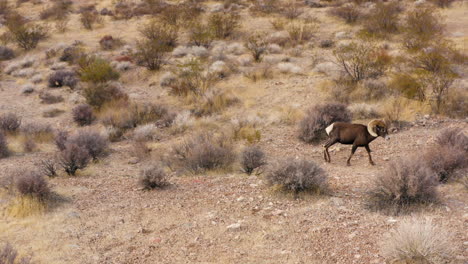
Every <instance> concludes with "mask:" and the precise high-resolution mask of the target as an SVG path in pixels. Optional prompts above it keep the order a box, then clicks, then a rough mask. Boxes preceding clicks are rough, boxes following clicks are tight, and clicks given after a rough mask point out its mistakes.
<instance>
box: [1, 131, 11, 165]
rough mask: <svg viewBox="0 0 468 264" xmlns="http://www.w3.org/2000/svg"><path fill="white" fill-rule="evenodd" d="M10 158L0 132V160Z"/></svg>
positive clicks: (4, 139) (6, 144) (3, 136)
mask: <svg viewBox="0 0 468 264" xmlns="http://www.w3.org/2000/svg"><path fill="white" fill-rule="evenodd" d="M8 156H10V150H9V149H8V143H7V141H6V137H5V135H4V134H3V132H1V131H0V159H3V158H6V157H8Z"/></svg>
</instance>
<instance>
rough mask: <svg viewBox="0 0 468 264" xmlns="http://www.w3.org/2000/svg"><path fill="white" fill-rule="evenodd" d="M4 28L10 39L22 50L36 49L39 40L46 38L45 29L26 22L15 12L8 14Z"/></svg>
mask: <svg viewBox="0 0 468 264" xmlns="http://www.w3.org/2000/svg"><path fill="white" fill-rule="evenodd" d="M6 26H7V28H8V31H9V33H10V34H11V36H12V39H13V40H14V41H15V42H16V44H17V45H18V46H19V47H20V48H22V49H24V50H31V49H34V48H36V47H37V45H38V44H39V42H40V41H41V40H44V39H46V38H47V37H48V32H47V28H46V27H44V26H42V25H39V24H33V23H30V22H26V20H25V19H24V18H23V17H21V15H19V14H18V13H15V12H12V13H9V14H8V16H7V21H6Z"/></svg>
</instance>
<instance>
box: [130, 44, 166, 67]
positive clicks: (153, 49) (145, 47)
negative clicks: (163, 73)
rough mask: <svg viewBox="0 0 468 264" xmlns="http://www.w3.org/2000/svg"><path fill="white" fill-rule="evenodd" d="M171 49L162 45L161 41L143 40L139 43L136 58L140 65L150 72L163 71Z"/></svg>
mask: <svg viewBox="0 0 468 264" xmlns="http://www.w3.org/2000/svg"><path fill="white" fill-rule="evenodd" d="M171 50H172V48H171V47H169V46H167V45H165V44H163V43H161V42H160V41H153V40H143V41H139V42H137V52H136V53H135V57H136V59H137V63H138V65H141V66H144V67H146V68H147V69H148V70H150V71H155V70H159V69H161V67H162V65H163V64H164V63H166V60H167V56H168V52H170V51H171Z"/></svg>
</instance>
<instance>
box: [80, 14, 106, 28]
mask: <svg viewBox="0 0 468 264" xmlns="http://www.w3.org/2000/svg"><path fill="white" fill-rule="evenodd" d="M80 22H81V24H82V25H83V27H84V28H85V29H87V30H92V29H93V28H94V24H97V23H102V18H101V17H100V16H99V14H98V12H97V11H96V10H91V11H84V12H82V13H81V14H80Z"/></svg>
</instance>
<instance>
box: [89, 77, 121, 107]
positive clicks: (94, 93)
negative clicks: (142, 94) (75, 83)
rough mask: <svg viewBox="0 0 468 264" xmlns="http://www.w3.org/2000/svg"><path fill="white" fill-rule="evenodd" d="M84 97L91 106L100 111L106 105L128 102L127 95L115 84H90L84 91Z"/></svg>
mask: <svg viewBox="0 0 468 264" xmlns="http://www.w3.org/2000/svg"><path fill="white" fill-rule="evenodd" d="M84 97H85V98H86V102H87V103H88V104H89V105H91V106H93V107H95V108H98V109H99V108H101V107H102V106H103V105H104V104H106V103H111V102H113V101H114V102H119V101H127V100H128V96H127V94H126V93H125V92H124V91H123V90H122V88H121V87H120V86H118V85H117V84H114V83H106V84H90V85H89V86H88V87H86V88H85V89H84Z"/></svg>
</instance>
